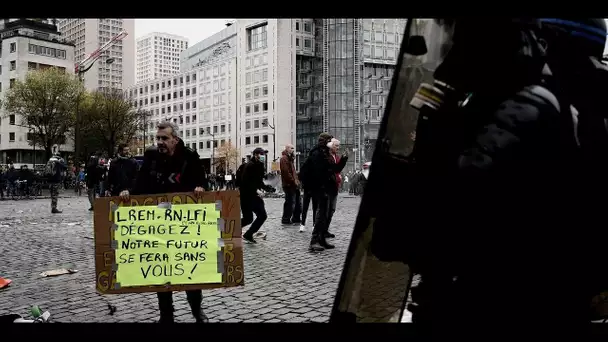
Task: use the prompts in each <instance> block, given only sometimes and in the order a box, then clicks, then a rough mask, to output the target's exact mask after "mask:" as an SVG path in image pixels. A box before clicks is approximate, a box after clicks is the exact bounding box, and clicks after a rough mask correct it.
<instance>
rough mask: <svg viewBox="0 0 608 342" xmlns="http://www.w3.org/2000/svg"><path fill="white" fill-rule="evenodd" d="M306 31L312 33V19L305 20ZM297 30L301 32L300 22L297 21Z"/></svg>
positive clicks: (304, 27)
mask: <svg viewBox="0 0 608 342" xmlns="http://www.w3.org/2000/svg"><path fill="white" fill-rule="evenodd" d="M302 26H303V27H302V28H303V29H304V32H309V33H312V22H310V21H304V25H302ZM296 31H297V32H300V22H299V21H296Z"/></svg>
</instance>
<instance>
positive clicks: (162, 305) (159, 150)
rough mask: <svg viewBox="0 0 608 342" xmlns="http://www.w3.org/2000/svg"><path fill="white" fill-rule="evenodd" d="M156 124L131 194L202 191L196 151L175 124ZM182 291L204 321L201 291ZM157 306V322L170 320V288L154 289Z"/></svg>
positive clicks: (203, 181)
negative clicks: (165, 289)
mask: <svg viewBox="0 0 608 342" xmlns="http://www.w3.org/2000/svg"><path fill="white" fill-rule="evenodd" d="M157 128H158V131H157V133H156V141H157V143H156V147H151V148H149V149H148V150H146V152H145V153H144V162H143V165H142V167H141V169H140V170H139V173H138V175H137V180H136V183H135V187H134V189H133V193H132V195H143V194H161V193H170V192H189V191H193V190H194V194H195V195H196V196H200V195H202V193H203V191H204V189H205V188H207V187H208V184H207V178H206V176H205V172H203V166H202V165H201V161H200V158H199V155H198V153H196V151H194V150H192V149H190V148H188V147H187V146H186V145H185V144H184V142H183V141H182V139H181V138H180V137H179V130H178V127H177V125H176V124H174V123H172V122H170V121H166V122H163V123H160V124H159V125H158V127H157ZM129 195H131V194H130V193H129V192H128V191H126V192H123V193H121V197H122V198H123V200H126V199H128V198H129ZM159 228H160V227H159ZM167 243H169V241H167ZM199 243H202V242H199ZM174 244H175V242H174ZM173 247H177V246H167V248H173ZM152 257H153V258H154V257H155V256H152ZM150 271H153V270H150ZM188 271H190V270H188ZM186 295H187V298H188V303H189V304H190V308H191V309H192V315H194V318H195V319H196V321H197V322H198V323H203V322H207V321H208V319H207V316H205V314H204V313H203V310H202V307H201V302H202V300H203V294H202V291H201V290H194V291H186ZM158 307H159V309H160V321H159V322H160V323H172V322H173V311H174V309H173V294H172V293H171V292H159V293H158Z"/></svg>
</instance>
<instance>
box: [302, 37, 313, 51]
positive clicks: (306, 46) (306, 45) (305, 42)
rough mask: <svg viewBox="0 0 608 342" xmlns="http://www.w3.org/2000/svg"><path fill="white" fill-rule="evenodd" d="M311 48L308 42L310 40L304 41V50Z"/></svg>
mask: <svg viewBox="0 0 608 342" xmlns="http://www.w3.org/2000/svg"><path fill="white" fill-rule="evenodd" d="M311 46H312V43H311V42H310V39H304V47H305V48H306V49H310V47H311Z"/></svg>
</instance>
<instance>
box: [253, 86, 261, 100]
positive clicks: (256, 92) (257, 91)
mask: <svg viewBox="0 0 608 342" xmlns="http://www.w3.org/2000/svg"><path fill="white" fill-rule="evenodd" d="M253 97H255V98H257V97H260V88H255V89H254V90H253Z"/></svg>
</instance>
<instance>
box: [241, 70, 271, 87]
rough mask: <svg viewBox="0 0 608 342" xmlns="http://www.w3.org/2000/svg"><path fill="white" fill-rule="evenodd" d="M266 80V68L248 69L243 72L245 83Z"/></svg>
mask: <svg viewBox="0 0 608 342" xmlns="http://www.w3.org/2000/svg"><path fill="white" fill-rule="evenodd" d="M266 81H268V69H264V70H256V71H250V72H248V73H246V74H245V84H247V85H249V84H253V83H258V82H266Z"/></svg>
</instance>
